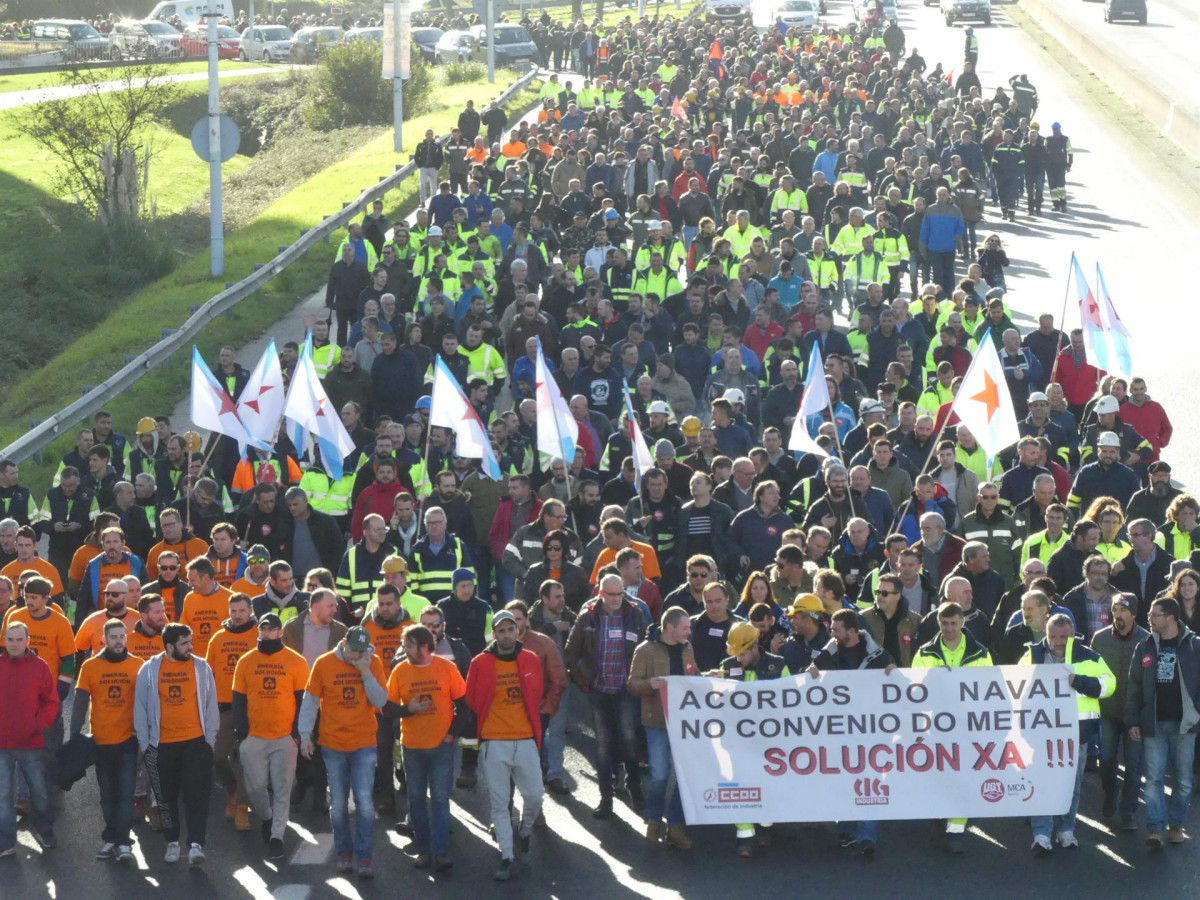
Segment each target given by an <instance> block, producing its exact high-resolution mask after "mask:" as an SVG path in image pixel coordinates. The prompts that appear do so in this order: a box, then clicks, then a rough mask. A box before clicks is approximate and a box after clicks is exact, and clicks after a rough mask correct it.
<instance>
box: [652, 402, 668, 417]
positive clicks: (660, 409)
mask: <svg viewBox="0 0 1200 900" xmlns="http://www.w3.org/2000/svg"><path fill="white" fill-rule="evenodd" d="M646 412H648V413H650V414H651V415H654V414H655V413H662V414H663V415H664V416H669V415H670V414H671V407H669V406H667V404H666V403H665V402H664V401H662V400H655V401H654V402H653V403H651V404H650V405H649V406H648V407H646Z"/></svg>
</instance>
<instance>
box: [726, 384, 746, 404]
mask: <svg viewBox="0 0 1200 900" xmlns="http://www.w3.org/2000/svg"><path fill="white" fill-rule="evenodd" d="M722 396H723V397H724V398H725V399H726V400H728V401H729V402H730V403H741V404H745V402H746V395H745V394H743V393H742V392H741V390H740V389H739V388H729V390H727V391H726V392H725V393H724V394H723V395H722Z"/></svg>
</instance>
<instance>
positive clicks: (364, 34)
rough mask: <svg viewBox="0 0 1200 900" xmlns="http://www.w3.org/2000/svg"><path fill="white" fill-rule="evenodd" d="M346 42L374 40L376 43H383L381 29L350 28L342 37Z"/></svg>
mask: <svg viewBox="0 0 1200 900" xmlns="http://www.w3.org/2000/svg"><path fill="white" fill-rule="evenodd" d="M342 40H343V41H345V42H346V43H347V44H351V43H353V42H354V41H374V42H375V43H377V44H382V43H383V29H382V28H379V27H375V28H351V29H350V30H349V31H347V32H346V34H345V36H344V37H343V38H342Z"/></svg>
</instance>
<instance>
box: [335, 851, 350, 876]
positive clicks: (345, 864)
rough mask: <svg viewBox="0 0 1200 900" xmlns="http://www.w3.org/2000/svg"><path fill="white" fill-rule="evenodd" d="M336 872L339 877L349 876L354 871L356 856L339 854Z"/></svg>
mask: <svg viewBox="0 0 1200 900" xmlns="http://www.w3.org/2000/svg"><path fill="white" fill-rule="evenodd" d="M334 870H335V871H336V872H337V873H338V874H339V875H348V874H349V873H351V872H353V871H354V854H353V853H339V854H338V858H337V862H336V863H335V864H334Z"/></svg>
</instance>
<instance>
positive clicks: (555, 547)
mask: <svg viewBox="0 0 1200 900" xmlns="http://www.w3.org/2000/svg"><path fill="white" fill-rule="evenodd" d="M546 549H547V550H557V551H558V552H559V553H562V544H547V545H546Z"/></svg>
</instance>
